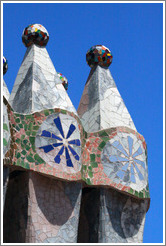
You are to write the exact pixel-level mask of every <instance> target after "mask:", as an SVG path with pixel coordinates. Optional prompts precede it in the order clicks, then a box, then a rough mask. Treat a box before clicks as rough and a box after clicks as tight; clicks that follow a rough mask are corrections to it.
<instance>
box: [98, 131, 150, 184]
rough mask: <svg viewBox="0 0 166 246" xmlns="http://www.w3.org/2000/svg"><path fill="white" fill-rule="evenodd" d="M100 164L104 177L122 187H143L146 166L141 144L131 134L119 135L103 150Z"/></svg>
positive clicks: (145, 177)
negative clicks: (120, 184) (132, 185)
mask: <svg viewBox="0 0 166 246" xmlns="http://www.w3.org/2000/svg"><path fill="white" fill-rule="evenodd" d="M101 160H102V164H103V168H104V172H105V173H106V175H107V176H108V177H109V178H110V179H112V180H114V181H115V182H119V181H118V180H121V183H122V184H123V185H130V184H134V185H139V186H140V187H142V186H145V183H146V182H147V180H146V179H147V166H146V156H145V150H144V148H143V145H142V142H141V141H140V140H139V139H137V137H136V136H134V135H133V134H130V135H129V134H127V133H121V135H119V136H116V137H114V138H113V139H110V140H109V141H108V142H107V144H106V146H105V147H104V149H103V153H102V157H101Z"/></svg>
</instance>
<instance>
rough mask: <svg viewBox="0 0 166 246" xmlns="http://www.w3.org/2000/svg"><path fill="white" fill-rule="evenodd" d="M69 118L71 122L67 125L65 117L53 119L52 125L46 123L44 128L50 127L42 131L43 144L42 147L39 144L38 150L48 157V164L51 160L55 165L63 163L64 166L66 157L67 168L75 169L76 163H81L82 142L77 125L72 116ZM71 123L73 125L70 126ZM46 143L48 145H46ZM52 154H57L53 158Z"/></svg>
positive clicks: (40, 135)
mask: <svg viewBox="0 0 166 246" xmlns="http://www.w3.org/2000/svg"><path fill="white" fill-rule="evenodd" d="M68 117H69V121H67V122H66V123H65V119H63V116H61V117H60V116H57V117H54V118H52V120H51V123H50V125H49V124H48V122H47V124H46V123H45V125H44V128H46V127H47V126H48V128H49V129H44V130H43V129H41V130H40V131H41V133H40V134H39V137H40V139H41V143H40V146H39V144H38V149H39V150H43V151H44V153H45V154H46V155H45V159H47V157H48V163H49V160H50V158H51V160H52V161H54V163H55V164H61V162H62V161H63V164H64V157H65V162H66V166H67V167H74V165H75V161H76V162H77V163H78V162H79V161H80V152H81V142H80V134H79V130H78V125H77V123H74V122H75V121H74V120H73V118H72V117H71V116H68ZM71 118H72V121H71ZM69 122H72V123H70V124H68V123H69ZM64 124H65V125H64ZM63 128H65V130H64V129H63ZM42 139H43V140H44V144H43V142H42ZM46 142H47V144H45V143H46ZM51 152H53V153H55V156H54V157H53V158H52V154H51Z"/></svg>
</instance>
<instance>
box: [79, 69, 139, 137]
mask: <svg viewBox="0 0 166 246" xmlns="http://www.w3.org/2000/svg"><path fill="white" fill-rule="evenodd" d="M77 111H78V115H79V117H80V119H81V121H82V124H83V127H84V129H85V130H86V131H87V132H96V131H99V130H102V129H107V128H111V127H117V126H127V127H129V128H131V129H133V130H136V128H135V126H134V123H133V121H132V119H131V116H130V114H129V112H128V110H127V108H126V106H125V104H124V102H123V99H122V98H121V96H120V94H119V91H118V89H117V87H116V85H115V82H114V80H113V78H112V75H111V73H110V71H109V69H106V68H102V67H100V66H97V67H94V68H92V70H91V72H90V75H89V77H88V80H87V82H86V85H85V88H84V91H83V95H82V98H81V101H80V104H79V107H78V110H77Z"/></svg>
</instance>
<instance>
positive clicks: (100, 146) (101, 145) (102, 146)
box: [99, 141, 106, 149]
mask: <svg viewBox="0 0 166 246" xmlns="http://www.w3.org/2000/svg"><path fill="white" fill-rule="evenodd" d="M105 145H106V142H105V141H103V142H101V144H100V145H99V148H100V149H103V148H104V146H105Z"/></svg>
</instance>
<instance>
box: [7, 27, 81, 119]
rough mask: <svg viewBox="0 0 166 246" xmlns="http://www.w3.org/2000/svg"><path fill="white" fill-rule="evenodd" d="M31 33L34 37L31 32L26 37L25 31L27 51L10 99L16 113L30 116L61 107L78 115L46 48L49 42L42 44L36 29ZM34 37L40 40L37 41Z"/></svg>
mask: <svg viewBox="0 0 166 246" xmlns="http://www.w3.org/2000/svg"><path fill="white" fill-rule="evenodd" d="M29 28H30V26H29ZM31 32H32V34H33V35H32V36H31V35H29V34H31V33H29V34H28V35H27V30H26V31H25V29H24V32H23V36H22V39H23V42H24V44H25V46H27V47H28V48H27V51H26V53H25V56H24V59H23V61H22V64H21V67H20V69H19V71H18V74H17V77H16V80H15V83H14V87H13V90H12V92H11V96H10V98H9V102H10V104H11V106H12V108H13V110H14V111H15V112H18V113H23V114H30V113H34V112H37V111H41V110H43V109H51V108H61V109H65V110H68V111H70V112H73V113H75V114H76V115H77V112H76V109H75V108H74V106H73V104H72V102H71V100H70V98H69V96H68V94H67V92H66V90H65V88H64V86H63V85H62V81H61V80H60V78H59V76H58V75H57V72H56V70H55V68H54V65H53V63H52V61H51V59H50V57H49V54H48V52H47V50H46V48H45V45H46V42H45V43H44V44H43V41H41V40H40V39H37V38H40V36H35V35H34V34H36V33H35V32H36V27H35V31H34V30H31ZM45 34H46V33H45ZM45 34H44V35H45ZM34 36H35V37H37V38H36V39H34ZM29 40H30V41H31V42H30V41H29ZM32 41H33V43H32ZM40 41H41V42H40ZM47 41H48V33H47Z"/></svg>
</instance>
